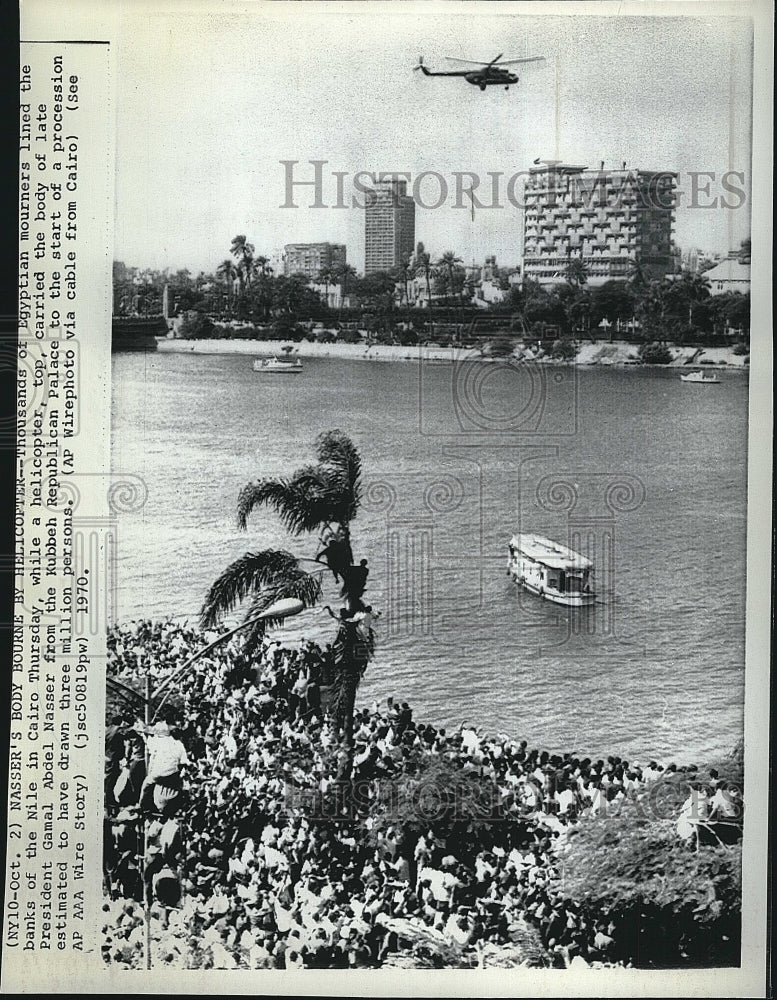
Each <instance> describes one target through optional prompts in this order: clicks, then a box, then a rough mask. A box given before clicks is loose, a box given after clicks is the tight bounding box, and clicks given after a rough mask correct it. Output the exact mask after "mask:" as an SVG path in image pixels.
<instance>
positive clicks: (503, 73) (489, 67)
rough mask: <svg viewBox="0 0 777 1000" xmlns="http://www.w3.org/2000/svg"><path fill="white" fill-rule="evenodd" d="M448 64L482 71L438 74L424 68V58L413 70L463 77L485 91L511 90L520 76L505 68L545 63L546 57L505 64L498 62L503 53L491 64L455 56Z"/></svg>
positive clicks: (462, 70) (452, 71) (463, 70)
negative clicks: (489, 88)
mask: <svg viewBox="0 0 777 1000" xmlns="http://www.w3.org/2000/svg"><path fill="white" fill-rule="evenodd" d="M445 58H446V59H447V60H448V62H458V63H467V64H469V65H470V66H479V67H480V69H457V70H448V71H447V72H440V73H436V72H434V71H433V70H430V69H427V68H426V66H424V57H423V56H419V57H418V65H417V66H414V67H413V70H414V71H415V70H418V69H420V70H421V72H422V73H423V74H424V76H463V77H464V79H465V80H466V81H467V83H471V84H472V85H473V86H475V87H480V89H481V90H485V89H486V87H496V86H503V87H504V89H505V90H509V89H510V84H511V83H518V76H517V74H516V73H511V72H510V70H507V69H503V68H502V67H504V66H515V65H516V64H518V63H531V62H544V61H545V56H529V57H528V58H526V59H507V60H505V62H503V63H499V65H498V66H497V65H496V64H497V62H499V60H500V59H501V58H502V53H501V52H500V54H499V55H498V56H497V57H496V58H495V59H492V60H491V62H476V61H475V60H473V59H456V58H454V57H453V56H446V57H445Z"/></svg>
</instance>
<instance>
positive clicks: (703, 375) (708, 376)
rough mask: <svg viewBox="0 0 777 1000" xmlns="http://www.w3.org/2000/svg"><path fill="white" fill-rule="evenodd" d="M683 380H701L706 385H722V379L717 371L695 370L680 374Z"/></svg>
mask: <svg viewBox="0 0 777 1000" xmlns="http://www.w3.org/2000/svg"><path fill="white" fill-rule="evenodd" d="M680 381H681V382H700V383H702V384H704V385H720V379H719V378H718V376H717V375H716V374H715V372H703V371H695V372H688V374H687V375H681V376H680Z"/></svg>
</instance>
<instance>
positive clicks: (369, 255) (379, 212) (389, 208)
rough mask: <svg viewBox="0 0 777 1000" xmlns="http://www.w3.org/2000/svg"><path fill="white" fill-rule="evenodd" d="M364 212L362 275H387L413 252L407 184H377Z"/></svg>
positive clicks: (412, 220)
mask: <svg viewBox="0 0 777 1000" xmlns="http://www.w3.org/2000/svg"><path fill="white" fill-rule="evenodd" d="M373 191H374V193H373V194H371V195H370V197H369V199H368V201H367V204H366V206H365V209H364V273H365V274H374V273H375V272H376V271H390V270H392V269H393V268H395V267H397V266H398V265H399V264H401V263H402V262H403V261H404V260H407V259H409V258H410V256H411V255H412V253H413V251H414V250H415V201H414V200H413V198H412V197H411V196H410V195H408V193H407V182H406V181H404V180H399V179H388V180H384V181H378V182H377V183H376V184H375V187H374V189H373Z"/></svg>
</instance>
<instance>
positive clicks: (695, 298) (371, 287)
mask: <svg viewBox="0 0 777 1000" xmlns="http://www.w3.org/2000/svg"><path fill="white" fill-rule="evenodd" d="M747 243H748V241H744V242H743V245H742V249H741V255H746V254H747V253H748V252H749V248H748V246H747ZM742 259H744V257H742ZM588 278H589V275H588V269H587V267H586V264H585V262H584V261H583V260H582V259H574V260H571V261H570V262H569V264H568V266H567V268H566V270H565V272H564V276H563V279H560V280H559V281H558V282H556V283H554V284H550V285H544V284H543V285H540V284H538V283H537V282H535V281H532V280H530V279H526V280H524V282H523V284H522V285H521V286H519V285H517V284H510V281H509V271H508V270H505V269H501V270H500V269H499V268H494V269H493V280H494V282H495V283H496V284H497V286H498V287H500V288H501V290H502V291H503V293H504V297H503V299H502V301H500V302H495V303H491V304H489V305H488V306H486V305H485V304H484V303H482V302H481V303H480V304H479V305H477V304H476V302H475V298H474V296H475V294H476V284H475V281H474V278H472V277H471V276H470V277H468V275H467V272H466V270H465V269H464V268H463V266H462V262H461V258H460V257H457V256H456V255H455V253H454V252H453V251H446V252H445V253H444V254H443V255H442V256H441V257H440V258H439V259H438V260H436V261H435V260H432V258H431V256H430V254H429V253H428V252H427V251H426V250H425V248H424V245H423V244H422V243H419V244H418V247H417V249H416V252H415V254H414V255H413V257H412V258H408V259H407V260H406V261H405V262H403V263H402V264H401V265H400V266H399V267H397V268H395V269H393V270H391V271H380V272H377V273H373V274H368V275H364V276H359V275H357V274H356V272H355V270H354V269H353V267H352V266H351V265H349V264H345V265H343V266H341V267H337V268H325V269H323V270H322V271H321V273H320V274H319V275H318V276H317V279H316V285H317V288H313V287H311V284H312V282H311V281H310V279H309V278H307V277H306V276H305V275H303V274H292V275H284V274H280V275H276V274H274V273H273V269H272V267H271V266H270V263H269V258H268V257H266V256H263V255H261V254H257V253H256V249H255V247H254V245H253V244H252V243H251V242H250V241H249V240H248V238H247V237H246V236H244V235H238V236H235V237H234V239H233V240H232V245H231V247H230V255H229V256H228V257H226V258H225V259H224V260H223V261H222V263H221V264H219V266H218V267H217V268H216V270H215V272H214V273H213V274H206V273H204V272H200V273H199V274H197V275H196V276H195V275H192V274H191V272H190V271H188V270H179V271H175V272H170V271H167V270H166V271H161V272H160V271H141V270H139V269H137V268H127V267H125V266H124V265H123V264H122V263H120V262H118V261H117V262H115V263H114V313H115V314H116V315H158V314H160V313H161V312H162V305H163V289H164V287H165V285H166V286H167V289H168V315H183V316H184V317H185V320H184V325H183V330H182V333H184V332H185V335H187V336H195V337H196V336H222V337H227V336H241V337H244V336H248V337H251V336H256V337H259V336H261V337H263V338H264V337H268V336H270V337H276V338H277V339H289V340H300V339H302V338H303V337H305V336H308V334H309V332H310V327H311V325H312V322H315V321H319V322H321V323H323V324H324V325H325V326H327V327H329V328H330V329H332V328H334V329H336V330H338V333H337V339H339V340H341V341H343V340H346V341H347V340H348V339H352V340H359V339H360V336H359V334H358V333H357V332H356V331H357V330H358V329H361V330H364V331H366V333H367V335H368V337H369V338H370V339H371V340H373V341H374V342H376V343H406V344H412V343H417V342H419V341H426V342H429V341H433V342H435V343H439V344H441V345H446V344H448V343H464V342H467V341H478V340H483V339H493V333H494V327H495V326H496V327H497V328H498V329H500V330H501V332H502V334H503V339H504V337H507V338H508V339H509V337H512V338H513V344H514V343H515V342H516V341H517V339H519V338H521V339H525V338H533V339H539V340H542V341H547V342H549V343H556V342H557V350H556V351H555V352H554V353H557V356H561V357H563V356H566V355H567V354H570V353H573V350H572V347H571V345H570V342H572V341H580V340H584V339H590V340H599V339H602V338H608V339H610V340H613V339H615V337H616V336H617V337H620V338H623V337H625V338H627V339H629V340H632V341H641V342H642V343H643V344H653V343H657V344H666V343H667V342H671V343H674V344H678V345H684V344H687V345H689V344H698V345H699V346H709V345H714V344H724V343H728V342H729V340H730V339H731V338H730V331H732V330H733V331H737V340H738V341H739V349H740V350H743V351H747V345H748V342H749V326H750V295H749V293H742V292H728V293H725V294H722V295H715V296H713V295H711V292H710V284H709V280H708V279H707V278H706V276H705V275H704V273H696V272H692V271H690V270H686V271H683V272H681V273H680V274H675V275H669V276H663V277H659V278H656V277H654V276H652V275H651V273H650V272H649V271H648V270H647V269H645V268H644V267H642V266H641V265H640V264H639V263H635V264H633V265H632V267H631V270H630V273H629V274H628V275H627V276H626V278H625V279H624V280H620V281H616V280H612V281H608V282H606V283H604V284H603V285H600V286H597V287H593V288H591V287H589V282H588ZM411 283H415V284H416V287H417V286H418V285H419V284H420V286H421V287H422V288H423V289H424V290H425V292H426V304H424V305H423V306H419V305H418V304H417V303H416V301H415V297H414V296H413V295H411ZM333 286H338V287H339V289H340V296H339V301H340V302H341V303H342V304H341V305H339V306H338V307H337V308H334V309H333V308H330V307H329V306H328V305H327V299H328V297H329V290H330V288H332V287H333ZM322 287H323V294H321V293H320V289H321V288H322ZM319 336H326V334H323V333H322V334H319ZM505 343H506V341H505ZM501 346H502V347H504V344H503V345H501ZM507 353H509V350H508V351H507Z"/></svg>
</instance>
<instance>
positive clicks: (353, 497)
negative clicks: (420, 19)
mask: <svg viewBox="0 0 777 1000" xmlns="http://www.w3.org/2000/svg"><path fill="white" fill-rule="evenodd" d="M316 457H317V459H318V461H317V464H315V465H306V466H303V467H302V468H301V469H298V470H297V471H296V472H295V473H294V474H293V475H292V476H291V477H290V478H287V477H278V478H270V479H262V480H259V481H258V482H254V483H249V484H248V485H247V486H245V487H243V489H242V490H241V491H240V495H239V497H238V525H239V527H240V528H242V529H245V528H246V525H247V521H248V517H249V515H250V514H251V513H252V511H253V510H254V508H255V507H258V506H260V505H262V504H266V505H267V506H269V507H272V508H273V509H274V510H275V511H276V513H277V514H278V515H279V516H280V518H281V521H282V522H283V524H284V525H285V526H286V528H287V529H288V530H289V531H290V532H291V534H292V535H296V536H299V535H302V534H306V533H311V532H314V531H321V532H323V536H324V537H323V538H322V541H323V542H324V548H323V549H322V550H321V551H320V552H319V553H318V555H317V556H316V558H315V560H308V561H311V562H316V561H317V562H321V563H324V564H325V565H327V566H328V568H329V569H330V570H331V571H332V573H333V575H334V576H335V580H340V579H341V580H342V589H341V591H340V593H341V596H342V597H343V599H344V607H343V608H341V610H340V614H339V616H335V615H334V614H333V613H332V612H331V609H330V614H332V617H335V618H336V619H337V622H338V630H337V635H336V637H335V643H334V654H335V656H334V658H335V690H334V694H333V700H332V705H333V708H332V716H333V722H334V724H335V725H336V727H337V728H338V730H339V731H340V732H341V733H342V736H343V742H344V748H345V753H344V757H343V760H344V765H343V768H342V771H341V777H350V766H351V760H352V749H353V713H354V703H355V700H356V690H357V688H358V685H359V680H360V679H361V676H362V675H363V673H364V670H365V669H366V666H367V662H368V660H369V659H370V657H371V656H372V651H373V634H372V628H371V620H372V617H373V613H372V609H371V608H370V609H369V611H368V609H367V606H365V605H364V603H363V602H362V595H363V593H364V590H365V587H366V581H367V573H368V569H367V560H366V559H362V560H361V562H360V563H359V564H354V559H353V554H352V548H351V534H350V525H351V521H352V520H353V519H354V518H355V517H356V514H357V512H358V509H359V504H360V501H361V459H360V457H359V453H358V451H357V450H356V447H355V446H354V444H353V442H352V441H351V440H350V438H349V437H348V436H347V435H345V434H343V433H342V431H339V430H333V431H327V432H326V433H324V434H321V435H320V436H319V438H318V439H317V441H316ZM303 561H304V560H303ZM299 563H300V560H299V559H298V558H297V557H295V556H293V555H292V554H291V553H290V552H287V551H285V550H283V549H265V550H264V551H261V552H247V553H246V554H245V555H244V556H241V557H240V558H239V559H237V560H236V561H235V562H233V563H232V564H231V565H229V566H227V568H226V569H225V570H224V572H223V573H222V574H221V576H220V577H219V578H218V579H217V580H216V581H215V582H214V583H213V585H212V586H211V588H210V590H209V591H208V594H207V596H206V598H205V602H204V604H203V608H202V612H201V622H202V625H203V627H205V628H211V627H213V626H214V625H215V624H216V623H217V622H218V621H219V620H220V619H221V618H222V616H223V615H224V614H225V613H227V612H228V611H230V610H232V609H233V608H234V607H235V606H236V605H237V604H238V603H239V602H241V601H243V600H245V599H246V598H250V599H251V603H250V604H249V607H248V612H247V614H246V621H250V620H251V619H253V618H255V617H256V616H257V615H259V614H260V613H261V612H262V611H264V610H265V609H266V608H268V607H269V606H270V605H271V604H274V603H275V602H276V601H278V600H280V599H282V598H288V597H292V598H296V599H298V600H300V601H302V603H303V605H304V606H305V607H312V606H313V605H314V604H316V603H317V601H318V600H319V598H320V596H321V591H322V582H321V575H322V572H323V570H319V571H318V572H317V573H316V572H314V573H312V574H311V573H306V572H305V571H304V570H303V569H302V568H301V567H300V565H299ZM266 624H267V623H266V622H264V621H262V622H258V623H256V624H255V625H253V626H250V627H249V630H248V640H247V646H248V648H250V647H251V646H252V645H254V644H256V643H257V642H258V640H259V639H260V638H261V635H262V634H263V631H264V628H265V625H266ZM269 624H272V622H269Z"/></svg>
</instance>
